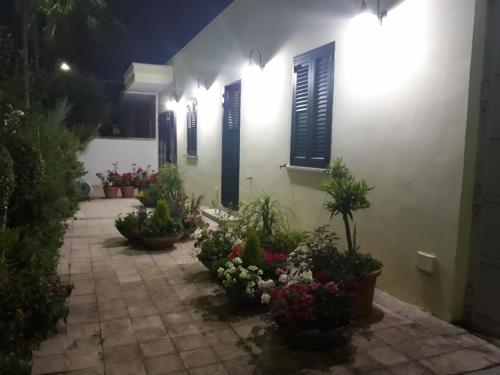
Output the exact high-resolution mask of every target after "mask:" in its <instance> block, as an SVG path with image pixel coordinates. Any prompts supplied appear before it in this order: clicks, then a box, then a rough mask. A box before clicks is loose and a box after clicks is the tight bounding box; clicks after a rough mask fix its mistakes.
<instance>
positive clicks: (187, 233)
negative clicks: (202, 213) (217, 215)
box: [182, 227, 196, 240]
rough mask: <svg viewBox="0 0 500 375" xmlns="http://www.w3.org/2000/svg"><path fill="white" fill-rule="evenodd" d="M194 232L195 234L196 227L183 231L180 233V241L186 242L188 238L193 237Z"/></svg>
mask: <svg viewBox="0 0 500 375" xmlns="http://www.w3.org/2000/svg"><path fill="white" fill-rule="evenodd" d="M194 232H196V227H191V228H186V229H184V231H183V233H182V239H183V240H187V239H188V238H189V237H191V236H192V235H193V233H194Z"/></svg>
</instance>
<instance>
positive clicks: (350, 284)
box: [345, 279, 360, 292]
mask: <svg viewBox="0 0 500 375" xmlns="http://www.w3.org/2000/svg"><path fill="white" fill-rule="evenodd" d="M359 287H360V285H359V282H358V281H357V280H355V279H351V280H349V281H347V282H346V283H345V288H346V290H348V291H351V292H352V291H354V290H357V289H358V288H359Z"/></svg>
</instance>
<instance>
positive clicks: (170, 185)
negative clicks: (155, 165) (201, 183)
mask: <svg viewBox="0 0 500 375" xmlns="http://www.w3.org/2000/svg"><path fill="white" fill-rule="evenodd" d="M184 197H185V195H183V190H182V179H181V177H180V174H179V171H178V169H177V167H176V166H175V165H173V164H167V165H165V166H163V167H161V169H160V175H159V176H158V179H157V181H156V182H155V183H154V184H153V185H151V186H150V187H148V188H147V189H145V190H144V201H145V202H146V203H147V204H148V205H151V206H156V204H157V203H158V201H159V200H160V199H163V200H165V201H167V203H168V204H169V205H170V209H171V212H172V216H174V217H180V216H181V206H180V204H181V201H183V200H184ZM174 201H175V202H174Z"/></svg>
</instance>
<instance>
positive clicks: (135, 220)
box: [115, 208, 148, 233]
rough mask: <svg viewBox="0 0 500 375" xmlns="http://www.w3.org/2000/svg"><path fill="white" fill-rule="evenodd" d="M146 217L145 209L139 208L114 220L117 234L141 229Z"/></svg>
mask: <svg viewBox="0 0 500 375" xmlns="http://www.w3.org/2000/svg"><path fill="white" fill-rule="evenodd" d="M147 217H148V214H147V212H146V209H144V208H139V209H137V210H136V211H134V212H129V213H128V214H127V215H125V216H123V217H118V219H116V220H115V227H116V229H118V231H119V232H121V233H127V232H130V231H131V230H134V229H139V228H142V226H143V225H144V221H145V220H146V219H147Z"/></svg>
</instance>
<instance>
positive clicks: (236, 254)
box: [227, 246, 242, 260]
mask: <svg viewBox="0 0 500 375" xmlns="http://www.w3.org/2000/svg"><path fill="white" fill-rule="evenodd" d="M241 250H242V249H241V247H239V246H233V248H232V249H231V252H230V253H229V255H228V256H227V259H229V260H233V259H234V258H237V257H239V256H240V254H241Z"/></svg>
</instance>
